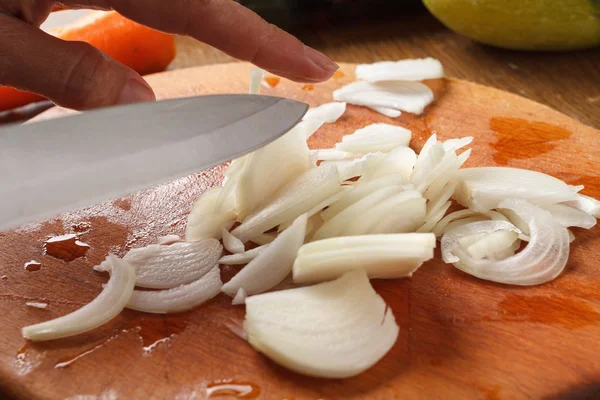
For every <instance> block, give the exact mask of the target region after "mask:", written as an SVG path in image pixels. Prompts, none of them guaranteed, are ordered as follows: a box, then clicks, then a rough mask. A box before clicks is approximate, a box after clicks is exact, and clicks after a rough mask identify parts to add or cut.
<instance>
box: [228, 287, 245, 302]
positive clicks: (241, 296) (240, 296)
mask: <svg viewBox="0 0 600 400" xmlns="http://www.w3.org/2000/svg"><path fill="white" fill-rule="evenodd" d="M246 297H248V296H247V295H246V291H245V290H244V288H239V289H238V291H237V293H236V294H235V296H233V300H231V304H233V305H234V306H237V305H240V304H246Z"/></svg>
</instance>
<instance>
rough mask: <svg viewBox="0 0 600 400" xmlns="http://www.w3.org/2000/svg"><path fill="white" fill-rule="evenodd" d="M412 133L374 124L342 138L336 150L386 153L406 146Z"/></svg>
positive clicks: (386, 125)
mask: <svg viewBox="0 0 600 400" xmlns="http://www.w3.org/2000/svg"><path fill="white" fill-rule="evenodd" d="M411 136H412V132H411V131H409V130H408V129H406V128H403V127H401V126H397V125H390V124H384V123H376V124H371V125H367V126H365V127H364V128H360V129H357V130H356V131H355V132H354V133H352V134H350V135H346V136H344V137H342V141H341V142H339V143H337V144H336V145H335V148H336V149H338V150H343V151H349V152H354V153H371V152H376V151H381V152H388V151H390V150H392V149H394V148H395V147H398V146H400V145H402V146H408V144H409V143H410V138H411Z"/></svg>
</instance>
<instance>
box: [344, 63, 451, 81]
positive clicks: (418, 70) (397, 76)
mask: <svg viewBox="0 0 600 400" xmlns="http://www.w3.org/2000/svg"><path fill="white" fill-rule="evenodd" d="M443 77H444V67H442V63H441V62H439V61H438V60H436V59H435V58H431V57H428V58H418V59H413V60H400V61H380V62H376V63H373V64H360V65H358V66H357V67H356V79H361V80H364V81H369V82H379V81H422V80H424V79H437V78H443Z"/></svg>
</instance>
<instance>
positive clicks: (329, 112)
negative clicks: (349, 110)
mask: <svg viewBox="0 0 600 400" xmlns="http://www.w3.org/2000/svg"><path fill="white" fill-rule="evenodd" d="M345 112H346V103H340V102H333V103H325V104H322V105H320V106H318V107H314V108H310V109H309V110H308V111H307V112H306V114H304V118H302V119H304V120H306V119H312V120H316V121H322V122H324V123H326V124H333V123H334V122H336V121H337V120H338V119H340V117H341V116H342V115H343V114H344V113H345Z"/></svg>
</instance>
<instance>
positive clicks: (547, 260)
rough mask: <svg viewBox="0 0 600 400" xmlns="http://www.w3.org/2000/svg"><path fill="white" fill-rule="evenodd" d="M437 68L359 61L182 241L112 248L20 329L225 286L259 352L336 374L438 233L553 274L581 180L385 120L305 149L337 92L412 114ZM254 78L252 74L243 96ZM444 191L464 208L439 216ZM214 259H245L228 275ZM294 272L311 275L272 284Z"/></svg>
mask: <svg viewBox="0 0 600 400" xmlns="http://www.w3.org/2000/svg"><path fill="white" fill-rule="evenodd" d="M443 74H444V73H443V68H442V66H441V64H440V63H439V61H437V60H434V59H431V58H428V59H421V60H404V61H398V62H381V63H375V64H371V65H360V66H358V67H357V70H356V75H357V78H358V79H361V81H357V82H354V83H351V84H349V85H346V86H344V87H342V88H341V89H339V90H337V91H335V92H334V94H333V97H334V99H335V100H337V101H338V102H333V103H327V104H323V105H321V106H319V107H315V108H312V109H310V110H309V112H308V113H307V114H306V115H305V117H304V119H303V121H301V122H300V123H299V124H298V125H297V126H296V127H294V128H293V129H291V130H290V131H289V132H288V133H286V134H285V135H284V136H282V137H281V138H279V139H278V140H276V141H274V142H272V143H270V144H268V145H266V146H265V147H263V148H261V149H259V150H257V151H254V152H252V153H250V154H247V155H245V156H243V157H241V158H239V159H236V160H233V161H232V162H231V164H230V165H229V166H228V168H227V169H226V171H225V177H224V180H223V184H222V186H221V187H214V188H211V189H209V190H207V191H206V192H205V193H204V194H202V196H200V198H199V199H198V200H197V201H196V202H195V203H194V204H193V206H192V208H191V211H190V214H189V216H188V224H187V228H186V232H185V241H182V240H181V239H180V238H179V237H178V236H174V235H169V236H167V237H161V238H159V240H158V243H157V244H153V245H150V246H146V247H143V248H138V249H132V250H131V251H129V253H127V254H126V255H125V256H124V257H123V258H122V259H119V258H117V257H116V256H114V255H109V257H108V258H107V260H106V261H104V262H103V263H101V264H100V265H98V266H96V267H95V269H96V270H98V271H107V272H109V273H110V279H109V281H108V283H107V284H106V285H105V287H104V290H103V291H102V292H101V293H100V295H99V296H98V297H97V298H96V299H95V300H93V301H92V302H91V303H89V304H88V305H86V306H85V307H83V308H81V309H79V310H77V311H75V312H73V313H71V314H68V315H66V316H64V317H61V318H58V319H55V320H52V321H47V322H43V323H40V324H37V325H32V326H28V327H25V328H23V336H24V337H26V338H28V339H31V340H49V339H56V338H60V337H66V336H70V335H75V334H77V333H81V332H85V331H87V330H90V329H93V328H95V327H97V326H99V325H101V324H103V323H105V322H107V321H109V320H110V319H112V318H113V317H114V316H115V315H117V314H118V313H119V312H120V311H121V310H122V309H123V308H125V307H127V308H132V309H135V310H139V311H144V312H149V313H174V312H181V311H185V310H189V309H191V308H193V307H197V306H199V305H200V304H202V303H204V302H206V301H209V300H210V299H211V298H213V297H215V296H217V295H218V294H219V293H225V294H226V295H229V296H231V297H232V298H233V299H232V304H246V319H245V321H244V328H245V330H246V337H247V339H248V341H249V343H250V345H252V346H253V347H254V348H255V349H257V350H258V351H260V352H262V353H264V354H265V355H266V356H267V357H269V358H271V359H272V360H273V361H275V362H277V363H278V364H281V365H283V366H285V367H287V368H289V369H291V370H293V371H296V372H299V373H302V374H306V375H311V376H318V377H328V378H346V377H350V376H354V375H357V374H359V373H361V372H363V371H365V370H366V369H368V368H369V367H371V366H372V365H373V364H375V363H376V362H377V361H378V360H380V359H381V358H382V357H383V356H384V355H385V354H386V353H387V352H388V350H389V349H390V348H391V347H392V346H393V344H394V343H395V341H396V338H397V336H398V331H399V328H398V325H397V324H396V322H395V320H394V317H393V314H392V310H391V309H390V308H389V307H387V306H386V304H385V303H384V301H383V300H382V298H381V297H380V296H379V295H377V293H376V292H375V291H374V290H373V288H372V287H371V285H370V282H369V279H376V278H379V279H395V278H403V277H410V276H411V275H412V274H413V273H415V271H417V269H418V268H419V267H420V266H421V265H422V264H423V263H425V262H427V261H428V260H430V259H432V258H433V257H434V248H435V246H436V238H437V239H439V240H440V242H441V249H442V258H443V260H444V261H445V262H446V263H451V264H453V265H454V266H455V267H456V268H458V269H460V270H461V271H463V272H466V273H468V274H471V275H473V276H476V277H478V278H481V279H485V280H490V281H494V282H499V283H504V284H510V285H521V286H526V285H537V284H542V283H545V282H548V281H550V280H552V279H554V278H556V277H557V276H558V275H559V274H560V273H561V272H562V271H563V270H564V267H565V265H566V263H567V260H568V257H569V246H570V243H571V242H572V240H573V238H574V236H573V233H572V232H570V231H569V230H568V229H567V228H569V227H577V228H584V229H590V228H591V227H593V226H594V225H595V224H596V218H598V217H599V216H600V201H598V200H596V199H593V198H591V197H589V196H586V195H583V194H580V193H579V192H580V191H581V190H582V189H583V187H581V186H579V187H573V186H570V185H567V184H566V183H564V182H563V181H561V180H559V179H556V178H554V177H551V176H549V175H546V174H543V173H541V172H536V171H529V170H523V169H516V168H500V167H478V168H465V169H463V168H461V167H462V165H463V164H464V163H465V162H466V161H467V159H468V158H469V156H470V155H471V150H470V149H466V147H467V146H468V145H469V144H470V143H471V142H472V141H473V138H472V137H463V138H454V139H449V140H445V141H440V140H438V137H437V135H435V134H433V135H432V136H431V137H430V138H429V139H428V140H427V141H426V142H425V144H424V146H423V147H422V149H421V151H420V153H419V154H417V153H416V152H415V151H414V150H413V149H411V148H410V147H409V144H410V141H411V138H412V133H411V131H410V130H408V129H406V128H404V127H400V126H396V125H390V124H384V123H378V124H371V125H367V126H364V127H361V128H360V129H357V130H356V131H355V132H354V133H351V134H348V135H346V136H344V137H343V138H342V140H341V141H340V142H339V143H337V144H336V145H335V146H334V148H332V149H317V150H309V148H308V145H307V139H308V138H309V137H310V136H311V135H312V134H313V133H314V132H315V131H317V130H318V129H319V128H320V127H321V126H322V125H323V124H324V123H327V124H334V123H335V122H336V121H337V120H338V119H340V118H341V117H342V116H343V114H344V113H345V110H346V102H347V103H350V104H353V105H359V106H365V107H368V108H370V109H372V110H375V111H377V112H380V113H382V114H384V115H387V116H390V117H395V116H398V115H400V112H401V111H406V112H412V113H416V114H420V113H422V112H423V110H424V109H425V107H427V105H429V104H430V103H431V102H432V101H433V92H432V91H431V90H430V89H429V87H427V86H426V85H424V84H423V83H421V82H417V81H418V80H423V79H434V78H441V77H443ZM261 79H262V71H261V70H254V71H253V72H252V75H251V85H250V93H254V94H256V93H258V91H259V88H260V82H261ZM453 200H455V201H456V203H457V204H459V205H462V206H463V207H464V209H460V210H456V211H453V212H451V213H448V210H449V209H450V207H451V206H452V204H453ZM235 224H237V225H236V226H235V228H233V227H234V225H235ZM232 228H233V229H232ZM219 240H221V241H222V245H221V243H220V242H219ZM255 245H259V246H258V247H255ZM223 247H224V248H225V250H227V252H228V253H229V254H226V255H223ZM219 265H241V266H242V267H241V269H240V270H239V272H238V273H237V274H236V275H235V276H234V277H233V278H232V279H231V280H229V281H228V282H225V283H223V282H222V281H221V277H220V267H219ZM290 276H291V277H292V278H293V282H294V284H296V285H306V284H313V283H316V284H315V285H313V286H307V287H297V288H293V289H288V290H277V288H278V286H280V284H282V283H283V282H287V281H289V278H290ZM134 286H140V287H145V288H152V289H159V290H153V291H143V290H134ZM265 292H267V293H265Z"/></svg>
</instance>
